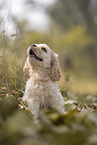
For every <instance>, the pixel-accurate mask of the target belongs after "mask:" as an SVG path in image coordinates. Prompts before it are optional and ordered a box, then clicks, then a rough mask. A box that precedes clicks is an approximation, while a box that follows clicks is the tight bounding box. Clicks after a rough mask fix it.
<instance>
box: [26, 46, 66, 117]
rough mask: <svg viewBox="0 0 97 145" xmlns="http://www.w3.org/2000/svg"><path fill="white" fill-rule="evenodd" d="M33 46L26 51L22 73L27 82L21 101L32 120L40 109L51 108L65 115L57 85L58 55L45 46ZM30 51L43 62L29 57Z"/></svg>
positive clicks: (58, 71)
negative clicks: (25, 105) (25, 103)
mask: <svg viewBox="0 0 97 145" xmlns="http://www.w3.org/2000/svg"><path fill="white" fill-rule="evenodd" d="M35 45H36V46H34V45H33V44H32V45H31V46H30V47H29V48H28V50H27V54H28V57H27V61H26V63H25V66H24V69H23V72H24V75H25V76H26V77H27V78H28V81H27V83H26V89H25V93H24V96H23V100H24V101H27V103H28V107H29V109H30V111H31V113H32V114H33V116H34V118H37V117H38V113H39V109H40V107H51V108H52V109H55V110H57V111H59V112H60V113H65V111H64V100H63V97H62V95H61V92H60V90H59V89H58V84H57V81H58V80H59V79H60V77H61V74H60V67H59V61H58V55H57V54H55V53H54V52H53V51H52V50H51V49H50V48H49V47H48V46H47V45H46V44H35ZM42 48H45V49H46V51H47V52H45V51H43V50H42ZM31 49H32V50H33V51H34V53H35V54H36V56H38V57H39V58H41V59H42V60H43V61H40V60H37V59H36V58H34V57H33V55H32V56H31V55H30V50H31Z"/></svg>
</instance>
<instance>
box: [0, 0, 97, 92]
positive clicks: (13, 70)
mask: <svg viewBox="0 0 97 145" xmlns="http://www.w3.org/2000/svg"><path fill="white" fill-rule="evenodd" d="M96 37H97V1H96V0H84V1H82V0H17V1H15V0H7V1H6V0H0V80H3V82H2V84H1V85H3V86H4V85H5V82H8V81H12V82H10V84H11V83H13V84H14V85H15V87H16V83H17V80H19V82H22V83H24V82H25V80H24V76H23V73H22V68H23V65H24V63H25V60H26V50H27V48H28V47H29V45H31V44H32V43H33V42H34V43H46V44H47V45H48V46H49V47H50V48H51V49H52V50H53V51H54V52H56V53H58V54H59V61H60V66H61V69H62V74H63V78H62V79H61V80H60V82H59V85H60V87H61V90H63V91H64V90H66V89H69V90H70V91H71V92H79V93H91V94H97V40H96V39H97V38H96Z"/></svg>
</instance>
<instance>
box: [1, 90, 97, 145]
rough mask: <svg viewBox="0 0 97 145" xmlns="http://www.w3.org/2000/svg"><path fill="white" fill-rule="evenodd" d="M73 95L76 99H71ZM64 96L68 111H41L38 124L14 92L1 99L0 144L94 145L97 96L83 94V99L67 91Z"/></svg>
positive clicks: (96, 130)
mask: <svg viewBox="0 0 97 145" xmlns="http://www.w3.org/2000/svg"><path fill="white" fill-rule="evenodd" d="M72 96H73V97H75V98H76V100H77V101H75V100H70V98H72ZM67 97H68V98H67V99H68V100H67V101H65V108H66V111H67V110H68V111H67V114H64V115H60V114H59V113H58V112H55V111H53V110H50V109H46V110H45V109H44V110H41V111H40V115H39V123H38V124H35V123H34V121H33V116H32V115H31V114H30V112H29V111H27V110H25V107H24V106H22V104H21V99H18V101H17V99H16V96H15V95H14V97H13V98H14V99H11V98H8V99H7V100H6V99H3V100H2V98H1V99H0V144H2V145H17V144H19V145H22V144H24V145H27V144H29V145H32V144H35V145H60V144H61V145H64V144H66V145H78V144H79V145H84V144H85V145H96V144H97V137H96V136H97V98H96V97H93V96H86V97H85V98H84V102H83V100H82V99H83V96H79V98H78V99H77V97H78V95H77V96H75V95H74V94H70V93H69V96H67ZM89 98H90V99H89ZM91 99H92V100H91ZM79 100H80V102H79ZM81 101H82V104H81ZM67 106H68V107H67ZM67 108H68V109H67ZM71 108H72V109H71Z"/></svg>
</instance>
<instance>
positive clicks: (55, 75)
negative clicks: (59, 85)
mask: <svg viewBox="0 0 97 145" xmlns="http://www.w3.org/2000/svg"><path fill="white" fill-rule="evenodd" d="M50 77H51V80H52V81H59V79H60V77H61V71H60V67H59V61H58V54H56V53H54V52H52V56H51V72H50Z"/></svg>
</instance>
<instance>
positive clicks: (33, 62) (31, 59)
mask: <svg viewBox="0 0 97 145" xmlns="http://www.w3.org/2000/svg"><path fill="white" fill-rule="evenodd" d="M28 57H29V63H30V64H31V65H32V66H40V65H42V64H41V62H43V61H39V60H37V59H36V58H35V57H34V56H31V55H29V56H28Z"/></svg>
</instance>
